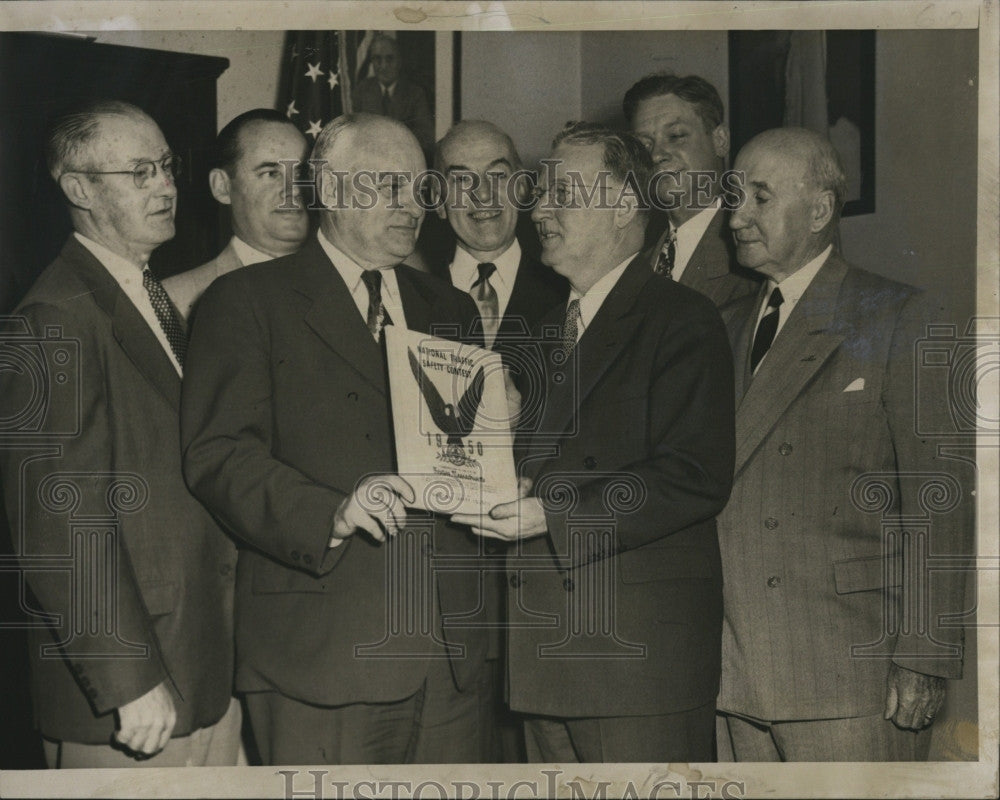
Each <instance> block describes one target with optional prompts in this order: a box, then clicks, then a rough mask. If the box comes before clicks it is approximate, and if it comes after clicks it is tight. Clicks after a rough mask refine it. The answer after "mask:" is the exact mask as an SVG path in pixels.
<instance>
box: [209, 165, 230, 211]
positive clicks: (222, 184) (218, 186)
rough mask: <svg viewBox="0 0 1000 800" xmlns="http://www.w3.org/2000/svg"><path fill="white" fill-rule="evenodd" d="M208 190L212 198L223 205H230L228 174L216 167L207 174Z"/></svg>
mask: <svg viewBox="0 0 1000 800" xmlns="http://www.w3.org/2000/svg"><path fill="white" fill-rule="evenodd" d="M208 188H209V189H211V190H212V197H214V198H215V199H216V200H218V201H219V202H220V203H222V204H223V205H226V206H228V205H231V204H232V202H233V200H232V198H231V197H230V196H229V192H230V186H229V173H228V172H226V171H225V170H224V169H219V168H218V167H216V168H215V169H213V170H210V171H209V173H208Z"/></svg>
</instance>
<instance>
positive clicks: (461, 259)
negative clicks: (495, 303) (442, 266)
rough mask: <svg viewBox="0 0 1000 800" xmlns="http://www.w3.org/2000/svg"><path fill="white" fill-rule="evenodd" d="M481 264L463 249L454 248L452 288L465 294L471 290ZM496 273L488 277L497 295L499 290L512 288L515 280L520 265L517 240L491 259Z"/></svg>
mask: <svg viewBox="0 0 1000 800" xmlns="http://www.w3.org/2000/svg"><path fill="white" fill-rule="evenodd" d="M481 263H483V262H481V261H479V260H478V259H477V258H474V257H473V256H472V254H471V253H469V252H468V251H467V250H465V249H463V248H462V246H461V245H459V246H458V247H456V248H455V259H454V260H453V261H452V262H451V282H452V284H453V285H454V286H456V287H458V288H459V289H462V290H463V291H465V292H468V291H471V290H472V284H474V283H475V282H476V281H478V280H479V265H480V264H481ZM492 263H493V264H494V265H495V266H496V272H494V273H493V275H492V276H491V277H490V283H491V284H492V285H493V288H494V289H495V290H496V292H497V294H500V293H501V290H503V289H506V290H508V293H509V290H510V289H513V288H514V281H515V280H516V279H517V268H518V267H519V266H520V264H521V245H519V244H518V242H517V239H515V240H514V241H513V242H511V244H510V247H508V248H507V249H506V250H504V251H503V252H502V253H501V254H500V255H499V256H497V257H496V258H494V259H493V261H492Z"/></svg>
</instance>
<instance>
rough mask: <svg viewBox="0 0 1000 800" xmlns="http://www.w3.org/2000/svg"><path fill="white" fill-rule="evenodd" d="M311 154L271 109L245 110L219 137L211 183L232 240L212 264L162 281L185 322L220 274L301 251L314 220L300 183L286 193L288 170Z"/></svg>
mask: <svg viewBox="0 0 1000 800" xmlns="http://www.w3.org/2000/svg"><path fill="white" fill-rule="evenodd" d="M307 149H308V145H307V143H306V138H305V136H303V135H302V133H301V132H300V131H299V129H298V128H296V127H295V125H293V124H292V123H291V122H289V121H288V118H287V117H286V116H285V115H284V114H282V113H281V112H279V111H275V110H274V109H270V108H255V109H252V110H250V111H246V112H244V113H242V114H240V115H239V116H238V117H236V118H235V119H233V120H232V121H231V122H229V123H228V124H227V125H226V126H225V127H224V128H223V129H222V130H221V131H220V132H219V136H218V139H217V140H216V143H215V163H214V165H213V167H212V170H211V171H210V172H209V174H208V182H209V188H210V189H211V190H212V196H213V197H214V198H215V199H216V200H217V201H218V202H220V203H222V204H223V205H225V206H228V208H229V213H230V221H231V223H232V228H233V237H232V239H230V241H229V244H228V245H226V247H225V249H224V250H223V251H222V252H221V253H220V254H219V255H218V256H217V257H216V258H214V259H212V260H211V261H209V262H208V263H207V264H202V265H201V266H200V267H195V268H194V269H190V270H188V271H187V272H182V273H180V274H179V275H174V276H173V277H171V278H167V279H166V280H165V281H164V282H163V288H164V289H166V290H167V294H169V295H170V299H171V300H173V302H174V305H175V306H176V307H177V310H178V311H180V313H181V315H182V316H183V317H184V318H185V319H188V318H189V317H190V316H191V312H192V310H193V308H194V306H195V304H196V303H197V302H198V298H200V297H201V295H202V292H204V291H205V289H207V288H208V286H209V284H210V283H211V282H212V281H214V280H215V279H216V278H218V277H219V276H220V275H225V274H226V273H227V272H231V271H232V270H234V269H239V268H240V267H245V266H248V265H250V264H258V263H260V262H261V261H269V260H270V259H272V258H279V257H280V256H284V255H288V254H289V253H294V252H295V251H296V250H298V249H299V248H300V247H301V246H302V242H304V241H305V238H306V235H307V234H308V233H309V216H308V214H307V212H306V207H305V204H304V203H303V202H301V199H300V197H299V185H298V183H292V188H291V190H290V191H289V192H287V193H286V191H285V187H286V175H285V171H286V169H288V168H289V167H291V166H293V165H292V164H289V163H288V162H301V161H302V160H303V159H304V158H305V157H306V152H307ZM283 162H284V163H283Z"/></svg>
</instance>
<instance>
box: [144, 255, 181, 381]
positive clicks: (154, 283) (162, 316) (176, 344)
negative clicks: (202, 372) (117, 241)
mask: <svg viewBox="0 0 1000 800" xmlns="http://www.w3.org/2000/svg"><path fill="white" fill-rule="evenodd" d="M142 285H143V287H144V288H145V289H146V293H147V294H148V295H149V302H150V303H151V304H152V306H153V311H155V312H156V318H157V319H158V320H159V322H160V327H161V328H162V329H163V332H164V333H165V334H166V336H167V343H168V344H169V345H170V349H171V350H173V352H174V358H176V359H177V363H178V364H180V365H181V367H183V366H184V356H185V355H187V334H185V333H184V325H183V324H182V323H181V321H180V318H179V317H178V316H177V312H176V311H174V307H173V304H172V303H171V302H170V298H169V297H167V290H166V289H164V288H163V284H162V283H160V282H159V281H158V280H157V279H156V276H155V275H153V273H152V272H151V271H150V269H149V266H148V265H147V266H145V267H143V268H142Z"/></svg>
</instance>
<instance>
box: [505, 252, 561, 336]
mask: <svg viewBox="0 0 1000 800" xmlns="http://www.w3.org/2000/svg"><path fill="white" fill-rule="evenodd" d="M538 266H539V265H537V264H535V263H534V262H533V260H532V259H531V258H530V256H528V255H526V254H525V253H524V252H523V251H522V253H521V261H520V263H519V264H518V266H517V276H516V277H515V278H514V286H513V288H512V289H511V292H510V300H508V301H507V308H506V309H504V314H503V319H502V320H500V330H499V331H498V334H497V335H498V337H503V336H517V335H518V334H528V333H530V332H531V324H532V322H534V321H537V320H539V319H541V318H542V317H543V316H544V315H545V314H546V312H548V311H549V310H551V308H552V305H551V304H550V303H549V302H548V301H549V300H550V299H551V292H550V291H549V290H548V289H547V287H545V286H544V285H541V281H539V280H538V278H537V276H536V275H535V274H534V270H536V269H538ZM545 269H548V268H547V267H545Z"/></svg>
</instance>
